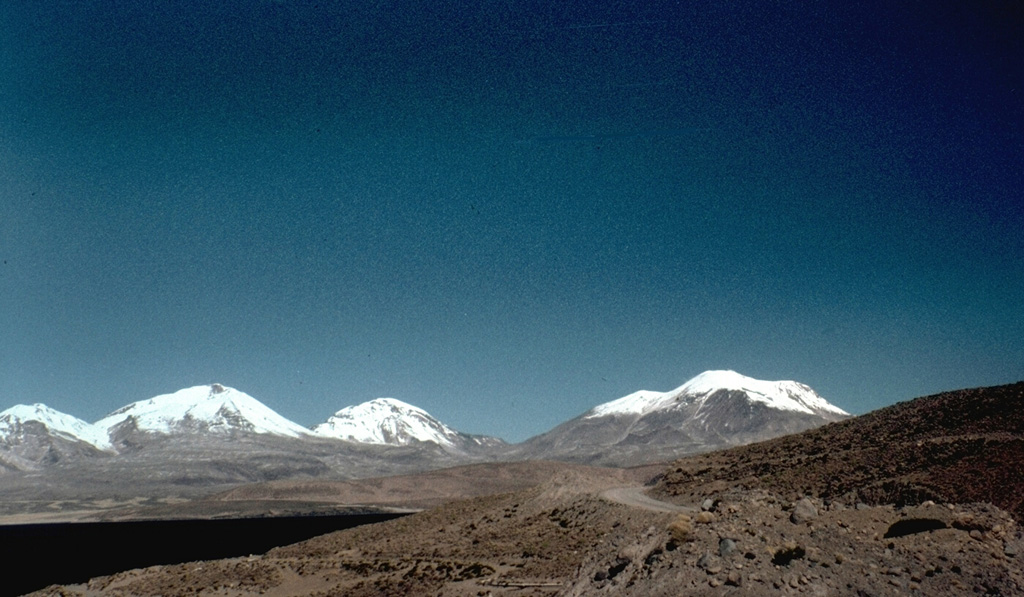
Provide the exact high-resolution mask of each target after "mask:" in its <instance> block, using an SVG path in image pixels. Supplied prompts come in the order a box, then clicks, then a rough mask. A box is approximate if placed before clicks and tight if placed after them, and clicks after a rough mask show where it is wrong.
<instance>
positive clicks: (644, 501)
mask: <svg viewBox="0 0 1024 597" xmlns="http://www.w3.org/2000/svg"><path fill="white" fill-rule="evenodd" d="M601 498H602V499H605V500H608V501H609V502H615V503H616V504H623V505H625V506H632V507H633V508H641V509H643V510H650V511H651V512H697V509H696V508H689V507H686V506H677V505H675V504H670V503H668V502H662V501H659V500H656V499H654V498H652V497H650V496H648V495H647V494H646V493H644V488H643V487H616V488H614V489H606V490H605V491H602V492H601Z"/></svg>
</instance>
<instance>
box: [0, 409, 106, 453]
mask: <svg viewBox="0 0 1024 597" xmlns="http://www.w3.org/2000/svg"><path fill="white" fill-rule="evenodd" d="M29 422H37V423H39V424H41V425H43V426H44V427H46V429H47V430H48V431H49V432H50V433H51V434H52V435H55V436H57V437H62V438H64V439H68V440H77V441H83V442H85V443H87V444H91V445H92V446H95V447H96V449H98V450H113V447H112V446H111V445H110V440H109V439H108V438H107V432H106V430H105V429H102V428H100V427H97V426H96V425H92V424H90V423H87V422H86V421H83V420H82V419H79V418H78V417H74V416H71V415H69V414H66V413H62V412H60V411H59V410H54V409H52V408H50V407H49V406H46V405H45V404H32V405H27V404H17V405H15V406H12V407H11V408H8V409H7V410H5V411H3V412H0V438H2V437H11V436H13V435H17V434H20V433H22V430H23V429H24V424H25V423H29Z"/></svg>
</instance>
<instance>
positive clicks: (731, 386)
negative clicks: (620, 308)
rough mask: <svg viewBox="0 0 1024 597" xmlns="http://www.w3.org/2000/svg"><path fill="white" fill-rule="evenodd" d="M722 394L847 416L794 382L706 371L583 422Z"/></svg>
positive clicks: (604, 408) (602, 409) (603, 408)
mask: <svg viewBox="0 0 1024 597" xmlns="http://www.w3.org/2000/svg"><path fill="white" fill-rule="evenodd" d="M720 390H726V391H739V392H744V393H746V395H747V398H748V399H749V400H751V401H753V402H760V403H763V404H765V405H767V406H769V407H770V408H774V409H777V410H786V411H793V412H800V413H805V414H822V413H823V412H824V413H830V414H835V415H843V416H845V415H848V414H849V413H847V412H846V411H844V410H842V409H841V408H839V407H837V406H835V405H833V404H831V403H829V402H828V401H827V400H825V399H824V398H822V397H821V396H819V395H818V394H817V392H815V391H814V390H812V389H811V388H809V387H808V386H806V385H804V384H801V383H797V382H795V381H761V380H759V379H753V378H750V377H747V376H745V375H741V374H739V373H736V372H735V371H705V372H704V373H701V374H700V375H698V376H696V377H694V378H693V379H691V380H690V381H688V382H686V383H685V384H683V385H682V386H680V387H678V388H676V389H675V390H672V391H669V392H650V391H640V392H635V393H633V394H630V395H628V396H625V397H623V398H619V399H618V400H613V401H611V402H606V403H604V404H601V405H598V406H596V407H594V408H593V409H591V410H590V411H589V412H587V413H586V414H585V415H584V418H587V419H590V418H594V417H603V416H609V415H623V416H625V415H639V416H643V415H646V414H647V413H650V412H654V411H659V410H666V409H670V408H673V407H675V406H677V405H680V404H683V403H685V402H687V401H688V399H700V398H706V397H707V396H710V395H711V394H714V393H715V392H718V391H720Z"/></svg>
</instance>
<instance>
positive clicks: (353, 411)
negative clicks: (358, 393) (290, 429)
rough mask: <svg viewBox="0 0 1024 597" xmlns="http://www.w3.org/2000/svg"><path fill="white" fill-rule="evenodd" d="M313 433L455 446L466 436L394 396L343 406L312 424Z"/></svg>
mask: <svg viewBox="0 0 1024 597" xmlns="http://www.w3.org/2000/svg"><path fill="white" fill-rule="evenodd" d="M313 433H316V434H317V435H321V436H324V437H331V438H335V439H343V440H346V441H351V442H360V443H366V444H387V445H394V446H404V445H408V444H411V443H413V442H433V443H435V444H439V445H441V446H449V447H454V446H456V445H457V444H458V443H460V441H461V437H462V436H463V434H460V433H459V432H458V431H455V430H454V429H451V428H450V427H448V426H447V425H445V424H444V423H442V422H441V421H438V420H437V419H435V418H434V417H432V416H430V414H429V413H427V411H425V410H423V409H422V408H418V407H416V406H413V405H411V404H407V403H405V402H402V401H401V400H395V399H394V398H377V399H376V400H370V401H369V402H364V403H362V404H357V405H355V406H348V407H346V408H343V409H341V410H339V411H338V412H336V413H334V415H333V416H331V418H329V419H327V422H325V423H321V424H319V425H317V426H315V427H313Z"/></svg>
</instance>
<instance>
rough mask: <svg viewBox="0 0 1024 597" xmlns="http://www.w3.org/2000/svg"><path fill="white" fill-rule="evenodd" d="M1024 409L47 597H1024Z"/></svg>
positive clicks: (903, 423)
mask: <svg viewBox="0 0 1024 597" xmlns="http://www.w3.org/2000/svg"><path fill="white" fill-rule="evenodd" d="M1022 406H1024V384H1014V385H1012V386H1002V387H999V388H987V389H979V390H970V391H964V392H956V393H950V394H944V395H940V396H935V397H929V398H923V399H918V400H915V401H911V402H909V403H904V404H902V405H897V406H895V407H891V408H890V409H883V410H882V411H878V413H874V414H873V415H868V416H866V417H858V418H857V419H852V420H849V421H844V422H841V423H836V424H833V425H828V426H826V427H824V428H820V429H818V430H814V431H811V432H806V433H803V434H798V435H795V436H790V437H788V438H782V439H779V440H773V441H772V442H766V443H764V444H758V445H755V446H748V447H744V448H738V449H734V450H729V451H724V452H717V453H714V454H708V455H703V456H697V457H693V458H688V459H683V460H680V461H677V462H675V463H672V464H671V465H670V466H666V467H664V468H663V469H662V471H663V472H662V473H660V474H658V475H656V476H655V478H653V479H650V478H649V477H650V476H651V475H650V474H649V472H648V471H647V470H638V471H632V473H631V472H630V471H621V470H610V469H604V470H602V469H592V468H591V469H584V468H577V467H572V466H568V465H566V466H564V467H551V470H550V475H549V476H548V477H547V478H546V479H544V480H542V481H539V482H538V484H537V485H536V486H534V487H532V488H528V489H523V490H519V491H514V492H510V493H502V494H498V495H491V496H482V497H477V498H473V499H468V500H460V501H452V502H449V503H446V504H444V505H441V506H438V507H436V508H432V509H430V510H427V511H425V512H422V513H420V514H416V515H413V516H409V517H406V518H403V519H399V520H394V521H391V522H388V523H382V524H379V525H372V526H366V527H361V528H357V529H352V530H349V531H342V532H338V533H333V534H330V535H325V536H322V537H318V538H316V539H313V540H310V541H307V542H304V543H300V544H296V545H292V546H288V547H283V548H279V549H276V550H273V551H271V552H269V553H267V554H265V555H261V556H251V557H247V558H236V559H230V560H221V561H216V562H196V563H190V564H183V565H176V566H163V567H154V568H149V569H145V570H135V571H130V572H125V573H121V574H116V575H113V576H109V577H104V578H97V579H93V580H92V581H90V582H89V583H88V584H85V585H76V586H67V587H51V588H49V589H47V590H45V591H41V592H40V593H38V594H40V595H155V594H163V595H172V594H173V595H180V594H199V595H239V596H241V595H282V596H283V595H324V596H327V595H352V596H363V595H365V596H369V595H374V596H377V595H449V596H483V595H602V594H608V595H680V594H684V595H766V594H781V595H790V594H791V595H915V594H919V595H979V594H980V595H1024V572H1022V570H1024V565H1022V563H1024V533H1022V530H1021V527H1020V526H1019V525H1020V522H1021V520H1020V512H1021V508H1020V505H1021V501H1020V496H1021V495H1024V492H1022V489H1024V483H1022V482H1021V479H1020V471H1024V459H1022V458H1020V452H1018V451H1016V447H1017V446H1019V445H1021V443H1022V442H1024V425H1022V424H1021V420H1022V417H1024V414H1022V412H1024V409H1022V408H1021V407H1022ZM879 434H885V435H879ZM495 466H500V465H495ZM961 473H962V474H961ZM1014 473H1016V476H1015V474H1014ZM645 477H646V478H648V480H649V483H648V486H647V487H642V486H641V485H642V484H641V480H642V479H643V478H645ZM1015 516H1016V518H1015Z"/></svg>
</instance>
